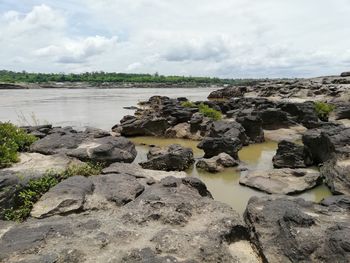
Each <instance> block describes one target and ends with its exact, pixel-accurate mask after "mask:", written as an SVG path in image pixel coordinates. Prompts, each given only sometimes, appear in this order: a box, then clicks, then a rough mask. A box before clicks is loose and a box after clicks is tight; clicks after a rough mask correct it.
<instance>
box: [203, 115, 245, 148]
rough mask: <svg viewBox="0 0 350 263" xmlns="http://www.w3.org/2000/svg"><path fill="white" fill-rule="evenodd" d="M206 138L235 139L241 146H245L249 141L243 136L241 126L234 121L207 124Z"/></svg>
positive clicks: (243, 131)
mask: <svg viewBox="0 0 350 263" xmlns="http://www.w3.org/2000/svg"><path fill="white" fill-rule="evenodd" d="M207 129H208V137H213V138H217V137H227V138H232V139H233V138H237V139H239V140H240V141H241V143H242V144H243V145H247V144H248V142H249V139H248V137H247V135H246V134H245V129H244V128H243V126H242V125H241V124H240V123H238V122H235V121H224V120H221V121H214V122H212V123H210V124H208V128H207Z"/></svg>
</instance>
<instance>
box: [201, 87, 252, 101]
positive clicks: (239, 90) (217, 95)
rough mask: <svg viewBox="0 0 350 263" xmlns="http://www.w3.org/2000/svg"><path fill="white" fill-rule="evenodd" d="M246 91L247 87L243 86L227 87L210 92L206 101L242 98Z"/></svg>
mask: <svg viewBox="0 0 350 263" xmlns="http://www.w3.org/2000/svg"><path fill="white" fill-rule="evenodd" d="M246 91H247V87H245V86H234V87H227V88H223V89H219V90H215V91H213V92H211V93H210V94H209V96H208V99H230V98H237V97H243V96H244V93H245V92H246Z"/></svg>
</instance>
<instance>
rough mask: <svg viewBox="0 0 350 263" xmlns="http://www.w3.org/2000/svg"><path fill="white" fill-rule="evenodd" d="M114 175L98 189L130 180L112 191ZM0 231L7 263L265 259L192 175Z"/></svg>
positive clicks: (2, 227) (238, 223)
mask: <svg viewBox="0 0 350 263" xmlns="http://www.w3.org/2000/svg"><path fill="white" fill-rule="evenodd" d="M112 176H114V177H115V179H116V178H117V177H118V176H120V178H122V177H123V178H124V179H126V180H131V181H132V180H133V179H130V177H131V176H121V175H115V174H114V175H112V174H107V175H105V177H112ZM133 178H134V180H136V179H135V177H133ZM90 179H91V178H90ZM96 179H97V177H93V178H92V180H93V181H95V180H96ZM124 179H123V181H124ZM100 180H102V181H104V179H103V178H98V181H100ZM112 181H113V180H112V179H111V178H109V179H108V180H106V181H105V183H106V184H107V185H104V187H107V189H101V191H102V192H101V194H104V193H105V192H109V193H110V194H118V192H120V191H121V189H122V188H124V187H123V185H124V186H125V184H126V183H125V181H124V182H123V185H121V186H120V189H119V190H118V189H116V191H110V190H112V189H110V188H109V184H112V183H113V182H112ZM131 181H130V182H131ZM115 182H117V179H116V181H115ZM115 185H118V183H117V184H115ZM127 189H131V190H130V193H131V192H135V188H133V187H131V188H127ZM99 191H100V190H99ZM108 196H111V195H109V194H108ZM0 233H2V236H0V261H1V262H9V263H11V262H129V263H134V262H183V263H185V262H187V263H189V262H198V263H199V262H208V263H209V262H242V263H243V262H244V263H245V262H252V263H258V262H261V261H260V259H259V257H258V256H257V254H256V253H255V252H254V249H253V248H252V246H251V244H250V243H249V241H248V239H247V238H248V232H247V228H246V226H245V224H244V223H243V221H242V220H241V218H240V216H239V215H238V214H237V213H236V212H235V211H234V210H233V209H232V208H231V207H230V206H228V205H226V204H223V203H220V202H216V201H214V200H213V199H212V198H211V196H210V193H209V192H208V191H207V189H206V187H205V185H204V184H203V183H202V182H201V181H200V180H198V179H196V178H192V177H187V178H182V179H180V178H175V177H167V178H165V179H163V180H161V181H160V182H158V183H155V184H153V185H151V186H147V188H146V189H145V190H144V191H143V192H142V193H141V194H140V195H139V196H137V197H136V198H135V199H134V200H132V201H130V202H128V203H127V204H125V205H123V206H117V205H114V206H111V207H109V208H108V209H98V210H96V209H93V210H86V211H84V212H80V213H70V214H66V215H65V216H58V215H53V216H51V217H47V218H43V219H35V218H31V219H29V220H27V221H25V222H24V223H22V224H13V225H3V224H0Z"/></svg>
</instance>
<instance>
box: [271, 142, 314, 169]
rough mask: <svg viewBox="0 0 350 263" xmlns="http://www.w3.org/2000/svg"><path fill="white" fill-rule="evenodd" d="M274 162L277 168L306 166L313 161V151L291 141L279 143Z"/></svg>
mask: <svg viewBox="0 0 350 263" xmlns="http://www.w3.org/2000/svg"><path fill="white" fill-rule="evenodd" d="M272 162H273V166H274V167H275V168H306V167H308V166H311V165H312V163H313V161H312V157H311V153H310V152H309V150H308V149H307V148H306V147H304V146H303V145H297V144H295V143H293V142H289V141H281V142H280V143H278V149H277V153H276V155H275V156H274V157H273V159H272Z"/></svg>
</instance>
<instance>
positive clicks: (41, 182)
mask: <svg viewBox="0 0 350 263" xmlns="http://www.w3.org/2000/svg"><path fill="white" fill-rule="evenodd" d="M58 182H59V180H58V179H57V178H56V177H54V176H51V175H46V176H44V177H41V178H38V179H31V180H29V182H28V184H27V185H26V186H25V187H24V188H23V189H22V190H21V191H20V192H19V193H18V195H17V198H16V204H17V207H16V208H10V209H7V210H6V211H5V219H6V220H12V221H23V220H24V219H25V218H27V217H28V216H29V214H30V211H31V210H32V208H33V205H34V203H35V202H37V201H38V200H39V198H40V197H41V196H42V195H43V194H45V193H46V192H47V191H49V189H50V188H52V187H54V186H55V185H56V184H58Z"/></svg>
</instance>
